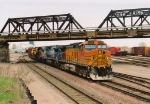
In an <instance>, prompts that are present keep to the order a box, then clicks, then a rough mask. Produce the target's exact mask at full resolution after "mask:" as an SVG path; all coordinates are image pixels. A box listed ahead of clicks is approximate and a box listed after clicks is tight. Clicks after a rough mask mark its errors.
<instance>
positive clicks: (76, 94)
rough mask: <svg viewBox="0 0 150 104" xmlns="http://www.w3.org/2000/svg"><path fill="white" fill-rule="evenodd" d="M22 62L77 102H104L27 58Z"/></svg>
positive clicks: (85, 103) (91, 103) (83, 103)
mask: <svg viewBox="0 0 150 104" xmlns="http://www.w3.org/2000/svg"><path fill="white" fill-rule="evenodd" d="M20 60H21V61H22V62H25V63H26V64H27V66H28V67H29V68H31V69H33V70H34V71H35V72H37V73H38V74H39V75H40V76H42V77H43V78H44V79H46V80H47V81H48V82H49V83H51V84H52V85H54V86H55V87H56V88H58V89H59V90H60V91H61V92H63V93H64V94H65V95H67V96H68V97H69V98H70V99H71V100H73V101H74V102H75V103H77V104H102V102H100V101H99V100H98V99H95V98H93V97H92V96H89V95H88V94H86V93H84V92H82V91H81V90H80V89H77V88H76V87H75V86H73V85H71V84H69V83H66V82H65V81H63V80H62V79H59V78H57V77H55V76H53V75H52V74H50V73H47V72H46V71H44V70H42V69H41V68H40V67H38V66H35V65H34V64H33V63H28V61H26V60H25V59H21V58H20Z"/></svg>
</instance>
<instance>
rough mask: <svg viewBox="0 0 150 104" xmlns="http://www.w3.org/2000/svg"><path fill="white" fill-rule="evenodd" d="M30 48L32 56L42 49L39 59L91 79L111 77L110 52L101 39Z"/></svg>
mask: <svg viewBox="0 0 150 104" xmlns="http://www.w3.org/2000/svg"><path fill="white" fill-rule="evenodd" d="M32 50H33V52H31V51H29V52H31V53H32V55H33V56H36V55H34V52H36V54H37V53H39V52H38V51H41V50H42V51H43V56H44V57H43V58H41V60H44V62H45V63H47V64H50V65H52V66H55V67H58V68H60V69H62V70H68V71H72V72H75V73H77V74H79V75H81V76H84V77H86V78H91V79H92V80H111V79H112V78H113V73H112V63H111V53H110V51H108V49H107V45H106V43H104V42H103V41H97V40H89V41H85V42H82V43H73V44H70V45H64V46H63V45H55V46H45V47H43V48H40V50H38V49H32ZM35 50H37V51H35ZM39 55H40V54H39ZM36 57H37V56H36ZM38 57H39V56H38ZM35 59H36V58H35Z"/></svg>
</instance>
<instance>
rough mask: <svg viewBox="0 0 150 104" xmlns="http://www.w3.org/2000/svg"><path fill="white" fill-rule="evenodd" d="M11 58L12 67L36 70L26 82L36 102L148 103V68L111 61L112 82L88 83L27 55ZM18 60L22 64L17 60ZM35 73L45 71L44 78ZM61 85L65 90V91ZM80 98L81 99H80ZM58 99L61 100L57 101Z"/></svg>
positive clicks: (17, 55) (149, 80)
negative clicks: (86, 100) (28, 81)
mask: <svg viewBox="0 0 150 104" xmlns="http://www.w3.org/2000/svg"><path fill="white" fill-rule="evenodd" d="M12 56H13V55H12ZM14 56H15V58H16V59H15V60H13V62H14V61H17V62H16V64H11V65H17V66H19V65H23V67H24V68H25V69H29V70H33V69H34V70H35V72H34V70H33V71H31V72H30V77H29V76H28V77H29V78H31V79H32V81H31V82H30V83H28V84H27V86H28V87H29V89H30V90H31V93H32V95H33V96H34V98H35V99H36V100H37V102H38V103H42V102H44V104H49V103H48V102H52V103H54V102H55V103H56V104H59V103H60V102H61V103H63V102H64V103H65V104H67V103H68V104H70V103H71V104H75V103H77V102H80V103H81V101H82V100H83V101H82V103H83V104H84V103H86V102H84V99H87V98H88V101H92V102H94V103H103V104H111V103H112V102H113V103H114V104H118V103H122V104H127V103H136V104H142V103H143V104H146V103H147V104H148V103H149V92H150V76H149V72H150V70H149V68H147V67H143V66H136V65H132V64H129V63H123V62H119V61H118V62H116V61H113V68H114V70H113V72H114V77H113V79H112V81H106V82H105V81H102V82H101V81H94V82H91V80H87V79H85V78H84V77H80V76H78V75H77V74H74V73H69V72H66V71H63V70H60V69H58V68H55V67H51V66H49V65H46V64H44V63H39V62H36V61H35V60H33V59H31V58H29V57H28V55H27V54H25V55H22V54H20V53H16V54H14ZM20 56H23V57H20ZM17 57H18V58H17ZM139 57H140V56H139ZM20 58H21V59H22V61H21V60H20V61H19V60H18V59H20ZM25 60H26V61H25ZM24 62H25V63H24ZM37 70H38V71H40V72H38V73H40V74H41V73H42V70H44V71H45V72H46V73H43V74H44V77H40V74H36V71H37ZM56 72H57V73H56ZM141 72H142V73H141ZM51 75H52V76H53V78H56V79H57V80H59V81H60V80H61V82H57V83H56V81H55V80H56V79H53V78H52V76H51ZM28 77H27V78H28ZM48 77H51V78H48ZM70 79H71V81H70ZM53 81H54V82H53ZM62 82H63V84H64V82H65V85H62V84H60V83H62ZM66 84H68V85H69V86H68V85H66ZM60 86H61V87H60ZM63 86H68V87H67V88H65V89H64V87H63ZM71 87H73V89H74V90H76V91H74V90H68V89H71ZM66 90H67V91H66ZM77 90H78V92H77ZM72 91H74V92H72ZM39 93H40V94H39ZM76 93H78V94H77V95H78V96H79V93H82V95H80V98H78V97H77V95H76ZM72 94H73V95H72ZM83 94H84V95H83ZM81 96H84V97H82V99H81ZM57 97H58V98H59V99H60V100H58V99H57ZM48 99H50V100H48ZM91 99H92V100H91ZM92 104H93V103H92Z"/></svg>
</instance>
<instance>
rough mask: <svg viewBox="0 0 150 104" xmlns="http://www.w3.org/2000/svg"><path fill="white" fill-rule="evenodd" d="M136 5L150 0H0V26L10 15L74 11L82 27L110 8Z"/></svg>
mask: <svg viewBox="0 0 150 104" xmlns="http://www.w3.org/2000/svg"><path fill="white" fill-rule="evenodd" d="M136 8H150V0H0V30H1V29H2V27H3V26H4V24H5V23H6V21H7V19H8V18H16V17H29V16H45V15H55V14H67V13H70V14H71V15H73V16H74V18H75V19H76V20H77V21H78V22H79V23H80V24H81V25H82V27H85V28H86V27H98V26H99V25H100V23H101V22H102V21H103V20H104V18H105V17H106V16H107V15H108V13H109V12H110V11H111V10H121V9H136ZM105 41H106V42H107V43H108V44H109V45H112V46H137V45H138V44H139V43H140V42H145V43H146V44H147V45H149V46H150V41H149V39H148V38H147V39H128V40H124V39H123V40H121V39H120V40H119V39H117V40H116V39H113V40H105ZM72 42H74V41H72ZM35 43H36V45H41V43H42V44H48V42H45V43H43V42H35ZM53 43H54V42H53ZM57 43H58V42H57ZM59 43H60V42H59ZM63 43H64V42H63ZM66 43H67V42H66Z"/></svg>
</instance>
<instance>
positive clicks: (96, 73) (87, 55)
mask: <svg viewBox="0 0 150 104" xmlns="http://www.w3.org/2000/svg"><path fill="white" fill-rule="evenodd" d="M79 57H80V60H81V61H82V62H83V64H85V65H86V68H87V76H88V77H90V78H91V79H93V80H111V79H112V77H113V73H112V65H111V53H110V52H109V51H108V48H107V44H106V43H104V42H103V41H97V40H90V41H86V42H84V43H82V44H80V55H79Z"/></svg>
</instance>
